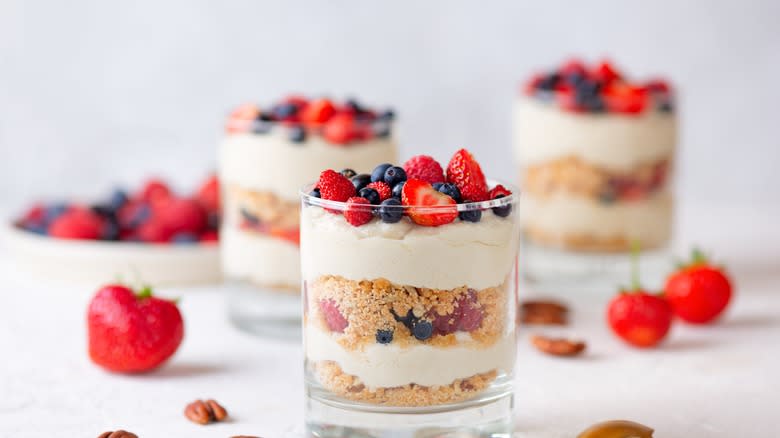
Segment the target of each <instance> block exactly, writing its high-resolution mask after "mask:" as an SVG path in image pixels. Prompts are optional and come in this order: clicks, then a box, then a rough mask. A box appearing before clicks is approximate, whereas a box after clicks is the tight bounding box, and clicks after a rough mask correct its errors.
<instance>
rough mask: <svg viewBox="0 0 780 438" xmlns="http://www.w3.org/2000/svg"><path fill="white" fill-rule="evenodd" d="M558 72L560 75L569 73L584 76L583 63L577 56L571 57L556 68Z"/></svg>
mask: <svg viewBox="0 0 780 438" xmlns="http://www.w3.org/2000/svg"><path fill="white" fill-rule="evenodd" d="M558 73H559V74H560V75H561V76H568V75H571V74H577V75H581V76H585V64H584V63H583V62H582V61H581V60H579V59H577V58H572V59H569V60H568V61H566V62H564V63H563V65H562V66H561V68H560V69H559V70H558Z"/></svg>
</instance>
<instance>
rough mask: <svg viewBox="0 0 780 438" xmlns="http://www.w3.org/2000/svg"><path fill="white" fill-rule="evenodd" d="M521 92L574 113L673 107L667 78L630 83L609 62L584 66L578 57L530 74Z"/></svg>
mask: <svg viewBox="0 0 780 438" xmlns="http://www.w3.org/2000/svg"><path fill="white" fill-rule="evenodd" d="M524 91H525V93H526V94H528V95H530V96H534V97H537V98H539V99H542V100H548V101H554V102H555V103H556V104H557V105H559V106H560V107H561V108H563V109H565V110H567V111H573V112H587V113H602V112H610V113H620V114H639V113H641V112H643V111H644V110H645V109H646V108H655V109H656V110H658V111H662V112H671V111H672V110H673V93H672V90H671V87H670V86H669V84H668V83H667V82H666V81H664V80H662V79H653V80H650V81H646V82H631V81H629V80H628V79H627V78H626V77H625V76H624V75H623V74H622V73H621V72H620V71H618V70H617V69H616V68H615V67H614V66H613V65H612V64H610V63H609V61H601V62H599V63H597V64H595V65H593V66H587V65H585V64H584V63H583V62H582V61H580V60H578V59H572V60H569V61H568V62H566V63H564V64H563V65H562V66H560V67H559V68H558V69H556V70H554V71H552V72H548V73H543V74H539V75H536V76H534V77H532V78H531V80H530V81H528V83H527V84H526V85H525V87H524Z"/></svg>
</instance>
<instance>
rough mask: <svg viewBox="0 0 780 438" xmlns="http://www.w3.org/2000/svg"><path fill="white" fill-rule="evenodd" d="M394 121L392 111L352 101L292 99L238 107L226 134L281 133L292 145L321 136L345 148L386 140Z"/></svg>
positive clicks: (234, 111) (298, 97)
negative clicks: (263, 106) (376, 108)
mask: <svg viewBox="0 0 780 438" xmlns="http://www.w3.org/2000/svg"><path fill="white" fill-rule="evenodd" d="M393 118H394V113H393V111H392V110H385V111H381V112H380V111H375V110H372V109H369V108H367V107H364V106H363V105H361V104H360V103H358V102H357V101H356V100H354V99H350V100H347V101H345V102H343V103H340V102H334V101H331V100H330V99H326V98H321V99H311V100H309V99H306V98H304V97H300V96H291V97H288V98H286V99H284V100H282V101H281V102H278V103H276V104H274V105H271V106H269V107H268V108H260V107H259V106H258V105H255V104H253V103H248V104H244V105H241V106H239V107H238V108H236V109H235V110H233V112H232V113H230V116H229V117H228V121H227V125H226V127H225V130H226V131H227V133H228V134H236V133H254V134H267V133H270V132H271V131H272V130H283V131H284V135H286V136H287V138H288V139H289V140H290V141H291V142H293V143H304V142H305V141H306V139H307V138H308V137H309V136H310V135H321V136H322V137H323V138H324V139H325V140H326V141H328V142H329V143H333V144H337V145H346V144H349V143H354V142H359V141H366V140H371V139H372V138H384V137H388V136H389V135H390V125H391V123H390V122H392V120H393Z"/></svg>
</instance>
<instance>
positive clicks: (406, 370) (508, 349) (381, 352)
mask: <svg viewBox="0 0 780 438" xmlns="http://www.w3.org/2000/svg"><path fill="white" fill-rule="evenodd" d="M462 335H463V336H465V337H470V335H468V334H466V333H463V334H462ZM305 338H306V346H305V349H306V358H307V359H308V360H310V361H314V362H318V361H324V360H329V361H334V362H336V363H338V364H339V366H340V367H341V369H342V371H344V372H345V373H347V374H350V375H353V376H357V377H358V378H359V379H360V380H361V381H362V382H363V384H364V385H366V386H367V387H368V388H369V389H372V390H373V389H376V388H392V387H396V386H402V385H407V384H410V383H415V384H418V385H423V386H436V385H449V384H452V382H453V381H455V380H457V379H464V378H468V377H471V376H473V375H475V374H480V373H486V372H489V371H492V370H498V371H503V372H509V371H511V370H512V366H513V364H514V360H515V353H516V340H515V336H514V334H507V335H506V336H504V337H502V338H500V339H499V340H498V341H497V342H496V343H495V344H493V345H491V346H489V347H477V346H475V344H473V343H469V342H466V344H467V346H451V347H432V346H430V345H424V344H421V345H415V346H411V347H405V348H401V347H399V346H397V345H393V344H387V345H385V344H371V345H369V346H366V347H365V348H364V349H363V350H357V351H347V350H345V349H343V348H342V347H341V345H339V343H338V342H336V340H335V339H334V338H333V335H332V334H330V333H326V332H324V331H322V330H321V329H318V328H316V327H314V326H313V325H307V327H306V336H305Z"/></svg>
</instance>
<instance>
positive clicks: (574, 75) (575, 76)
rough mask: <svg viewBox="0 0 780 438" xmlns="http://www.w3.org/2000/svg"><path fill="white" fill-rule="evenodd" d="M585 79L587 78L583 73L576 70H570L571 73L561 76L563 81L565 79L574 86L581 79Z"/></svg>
mask: <svg viewBox="0 0 780 438" xmlns="http://www.w3.org/2000/svg"><path fill="white" fill-rule="evenodd" d="M586 79H587V78H586V77H585V75H584V74H582V73H581V72H578V71H575V72H571V73H569V74H567V75H566V76H564V77H563V80H564V81H566V82H568V83H569V84H571V85H574V86H577V84H579V83H581V82H582V81H584V80H586Z"/></svg>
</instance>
